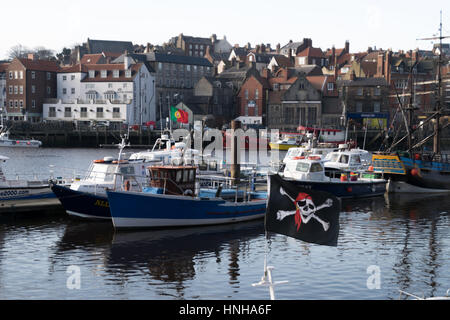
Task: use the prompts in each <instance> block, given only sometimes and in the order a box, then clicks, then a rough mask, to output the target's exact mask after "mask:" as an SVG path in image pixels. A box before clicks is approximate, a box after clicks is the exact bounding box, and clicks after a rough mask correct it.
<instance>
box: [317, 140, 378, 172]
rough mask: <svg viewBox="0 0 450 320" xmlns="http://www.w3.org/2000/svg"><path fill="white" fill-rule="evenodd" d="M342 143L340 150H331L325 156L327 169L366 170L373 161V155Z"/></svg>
mask: <svg viewBox="0 0 450 320" xmlns="http://www.w3.org/2000/svg"><path fill="white" fill-rule="evenodd" d="M346 148H347V145H345V144H344V145H340V146H339V150H338V151H333V152H330V153H328V154H327V155H326V157H325V158H324V164H325V168H326V169H331V170H333V169H334V170H343V171H366V170H367V169H368V168H369V166H370V164H371V163H372V155H371V154H370V152H368V151H366V150H362V149H359V148H356V149H346Z"/></svg>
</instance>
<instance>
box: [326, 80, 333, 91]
mask: <svg viewBox="0 0 450 320" xmlns="http://www.w3.org/2000/svg"><path fill="white" fill-rule="evenodd" d="M327 89H328V91H333V90H334V83H333V82H328V83H327Z"/></svg>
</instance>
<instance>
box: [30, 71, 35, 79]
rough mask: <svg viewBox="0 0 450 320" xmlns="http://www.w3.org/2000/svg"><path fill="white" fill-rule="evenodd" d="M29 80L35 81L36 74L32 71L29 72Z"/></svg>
mask: <svg viewBox="0 0 450 320" xmlns="http://www.w3.org/2000/svg"><path fill="white" fill-rule="evenodd" d="M31 79H33V80H34V79H36V72H34V71H31Z"/></svg>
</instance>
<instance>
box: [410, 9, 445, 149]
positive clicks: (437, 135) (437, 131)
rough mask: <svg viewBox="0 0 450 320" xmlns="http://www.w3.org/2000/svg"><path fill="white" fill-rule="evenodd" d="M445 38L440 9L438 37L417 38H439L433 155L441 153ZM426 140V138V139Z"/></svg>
mask: <svg viewBox="0 0 450 320" xmlns="http://www.w3.org/2000/svg"><path fill="white" fill-rule="evenodd" d="M445 38H450V37H448V36H443V35H442V10H441V11H440V22H439V36H438V37H432V38H421V39H417V40H439V60H438V65H437V69H438V70H437V79H436V82H437V85H438V86H437V90H436V94H437V99H436V102H435V107H434V119H435V123H434V133H433V156H436V155H440V154H441V130H442V128H441V127H440V119H441V114H442V105H443V103H442V74H441V72H442V70H441V68H442V40H443V39H445ZM426 140H428V138H427V139H426Z"/></svg>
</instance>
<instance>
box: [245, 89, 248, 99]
mask: <svg viewBox="0 0 450 320" xmlns="http://www.w3.org/2000/svg"><path fill="white" fill-rule="evenodd" d="M245 99H248V89H245Z"/></svg>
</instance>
